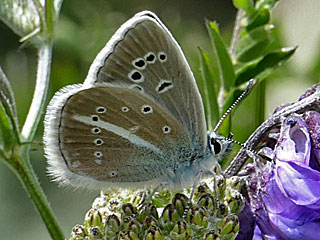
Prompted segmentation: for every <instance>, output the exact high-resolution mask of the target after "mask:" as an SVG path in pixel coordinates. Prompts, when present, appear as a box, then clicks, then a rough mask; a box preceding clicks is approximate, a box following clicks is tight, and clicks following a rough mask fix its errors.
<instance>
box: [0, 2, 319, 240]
mask: <svg viewBox="0 0 320 240" xmlns="http://www.w3.org/2000/svg"><path fill="white" fill-rule="evenodd" d="M146 9H147V10H151V11H154V12H155V13H156V14H157V15H158V16H159V17H160V18H161V19H162V21H163V22H164V23H165V24H166V25H167V27H168V28H169V29H170V30H171V32H172V33H173V35H174V36H175V38H176V39H177V41H178V42H179V43H180V45H181V46H182V49H183V50H184V52H185V54H186V57H187V59H188V60H189V63H190V65H191V68H192V70H193V72H194V74H195V76H196V78H199V77H200V74H199V57H198V50H197V47H198V46H200V47H201V48H202V49H204V50H205V51H206V52H208V53H209V54H212V49H211V46H210V42H209V37H208V35H207V33H206V28H205V25H204V19H205V18H208V19H210V20H215V21H217V22H218V23H219V26H220V28H221V31H222V34H223V36H224V37H225V40H226V42H227V43H228V42H229V40H230V37H231V33H232V27H233V23H234V19H235V14H236V10H235V8H234V7H233V5H232V1H231V0H227V1H226V0H197V1H196V0H185V1H182V0H174V1H172V0H171V1H170V0H163V1H155V0H131V1H123V0H122V1H119V0H111V1H106V0H94V1H85V0H68V1H65V3H64V4H63V6H62V11H61V16H60V20H59V22H58V25H57V27H56V31H57V34H56V37H55V45H54V52H53V62H52V76H51V85H50V95H49V99H50V98H51V96H52V95H53V94H54V92H55V91H57V90H59V89H60V88H61V87H63V86H66V85H69V84H74V83H79V82H82V81H83V80H84V79H85V77H86V74H87V71H88V69H89V67H90V64H91V62H92V61H93V59H94V58H95V56H96V54H97V53H98V52H99V51H100V50H101V48H102V47H103V46H104V45H105V43H106V42H107V41H108V39H109V38H110V37H111V35H112V34H113V33H114V32H115V30H117V28H119V26H120V25H121V24H122V23H123V22H124V21H126V20H127V19H128V18H130V17H132V16H133V15H134V14H135V13H136V12H138V11H141V10H146ZM319 13H320V1H318V0H309V1H299V0H282V1H280V4H279V5H278V6H277V8H276V10H275V11H274V13H273V22H274V24H275V25H276V27H277V31H275V33H274V34H275V38H276V41H277V42H276V44H280V43H281V45H282V46H296V45H298V46H299V48H298V50H297V53H296V54H295V55H294V57H293V58H292V59H291V60H290V61H289V62H288V63H287V64H285V65H284V66H282V67H281V68H279V69H278V70H277V71H275V72H274V73H273V74H272V75H271V76H270V77H269V79H268V81H267V93H266V103H267V105H266V112H265V116H266V117H267V116H269V114H270V113H271V112H272V111H273V109H274V108H275V107H276V106H278V105H280V104H282V103H287V102H291V101H295V100H297V99H298V98H299V96H300V94H301V93H303V92H304V91H305V89H306V88H308V87H309V86H311V85H312V84H313V83H317V82H319V76H320V70H319V68H320V54H319V53H320V51H319V46H320V41H319V40H320V38H319V37H320V28H319V25H320V15H319ZM18 40H19V38H18V37H17V36H15V35H14V34H13V33H12V32H11V31H10V30H9V29H8V28H7V27H6V26H5V25H4V24H2V23H1V24H0V65H1V66H2V68H3V70H4V72H5V73H6V74H7V77H8V79H9V81H10V82H11V83H12V86H13V90H14V93H15V96H16V100H17V108H18V113H19V122H20V126H22V124H23V122H24V120H25V117H26V114H27V111H28V108H29V105H30V103H31V99H32V93H33V88H34V80H35V69H36V66H35V64H36V55H35V51H34V49H32V47H31V46H28V45H27V44H23V45H20V44H19V42H18ZM254 94H255V93H254V91H253V92H252V94H250V96H249V97H248V98H247V99H246V100H245V101H244V102H243V104H241V106H240V107H239V108H238V110H237V111H236V113H235V114H234V116H233V121H234V124H233V132H234V134H235V138H236V139H237V140H240V141H245V139H246V138H247V137H248V136H249V135H250V134H251V132H252V131H254V128H255V126H253V122H254V121H253V119H254V116H252V114H251V115H250V111H251V108H252V106H253V100H254ZM49 99H48V101H49ZM42 132H43V125H42V124H41V126H40V127H39V131H38V133H37V136H36V140H37V141H42ZM234 153H235V152H233V154H234ZM31 161H32V164H33V166H34V168H35V171H36V173H37V175H38V177H39V180H40V182H41V185H42V187H43V188H44V190H45V192H46V194H47V196H48V199H49V201H50V202H51V205H52V208H53V209H54V211H55V213H56V216H57V218H58V221H59V222H60V225H61V227H62V229H63V231H64V233H65V235H66V236H69V234H70V231H71V228H72V227H73V226H74V225H75V224H77V223H83V218H84V215H85V213H86V211H87V210H88V209H89V208H90V205H91V203H92V200H93V199H94V198H95V197H96V196H97V195H98V194H99V192H96V191H91V192H89V191H84V190H81V191H80V190H77V191H74V190H70V189H69V190H68V189H61V188H59V187H58V185H57V184H55V183H50V181H49V179H48V177H47V176H46V160H45V158H44V156H43V150H42V147H40V146H39V147H38V146H33V148H32V153H31ZM0 238H1V239H14V240H15V239H26V240H28V239H32V240H37V239H49V238H50V237H49V235H48V233H47V230H46V228H45V226H44V225H43V223H42V222H41V220H40V217H39V216H38V214H37V213H36V211H35V209H34V207H33V205H32V203H31V201H30V200H29V199H28V197H27V195H26V193H25V191H24V190H23V189H22V186H21V184H20V182H19V181H18V179H17V178H16V176H15V175H14V173H13V172H11V170H9V168H7V166H5V165H4V164H2V163H0Z"/></svg>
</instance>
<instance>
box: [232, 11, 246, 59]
mask: <svg viewBox="0 0 320 240" xmlns="http://www.w3.org/2000/svg"><path fill="white" fill-rule="evenodd" d="M242 14H243V10H241V9H239V10H238V12H237V16H236V21H235V24H234V27H233V33H232V38H231V44H230V47H229V54H230V56H231V59H232V61H233V62H234V61H235V59H236V57H235V55H234V54H235V53H234V51H235V48H236V46H237V42H238V40H239V36H240V32H241V18H242Z"/></svg>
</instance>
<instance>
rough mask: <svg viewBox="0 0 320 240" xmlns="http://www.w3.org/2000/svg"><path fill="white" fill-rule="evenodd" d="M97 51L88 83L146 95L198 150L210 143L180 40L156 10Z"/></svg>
mask: <svg viewBox="0 0 320 240" xmlns="http://www.w3.org/2000/svg"><path fill="white" fill-rule="evenodd" d="M115 36H116V37H114V38H113V40H112V41H110V42H109V43H108V44H107V46H106V47H105V49H103V50H102V51H101V53H100V54H99V55H98V57H97V60H96V61H95V62H96V63H94V64H93V66H92V69H93V70H91V74H89V76H93V78H94V79H90V77H89V78H87V80H86V82H87V83H88V82H90V83H92V84H95V85H99V84H112V85H113V86H119V87H124V88H129V89H133V90H135V91H137V92H140V93H141V94H145V95H147V96H148V97H150V98H151V99H152V100H153V101H155V102H156V103H157V104H158V105H160V106H162V107H163V108H164V109H166V110H167V111H168V112H169V113H170V114H171V115H172V116H173V117H174V118H176V119H177V121H178V122H180V123H181V124H182V125H183V126H184V127H185V128H186V129H187V131H188V133H189V135H190V136H191V138H192V145H193V146H194V148H196V149H197V151H203V149H204V148H205V146H206V125H205V119H204V110H203V105H202V102H201V97H200V94H199V91H198V89H197V86H196V82H195V80H194V77H193V75H192V72H191V71H190V68H189V65H188V63H187V61H186V59H185V57H184V55H183V53H182V51H181V49H180V47H179V45H178V44H177V42H176V41H175V40H174V39H173V37H172V35H171V34H170V32H169V31H168V30H167V29H166V27H165V26H164V25H163V24H162V23H161V21H160V20H159V19H158V18H157V17H156V16H155V15H153V14H152V13H150V12H146V13H145V14H143V13H140V14H139V15H138V16H135V17H134V18H133V19H131V20H129V21H128V22H127V23H125V24H124V25H123V26H122V27H121V28H120V30H118V31H117V33H116V34H115Z"/></svg>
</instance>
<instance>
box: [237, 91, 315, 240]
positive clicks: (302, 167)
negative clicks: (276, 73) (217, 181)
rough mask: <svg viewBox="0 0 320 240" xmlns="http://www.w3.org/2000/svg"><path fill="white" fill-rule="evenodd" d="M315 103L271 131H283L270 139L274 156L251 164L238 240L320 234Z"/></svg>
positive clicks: (270, 153)
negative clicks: (256, 164)
mask: <svg viewBox="0 0 320 240" xmlns="http://www.w3.org/2000/svg"><path fill="white" fill-rule="evenodd" d="M313 92H314V90H313V89H312V88H311V89H309V90H308V91H307V92H306V93H305V94H304V95H303V96H301V97H300V99H299V100H301V99H304V98H305V97H307V96H309V95H310V94H312V93H313ZM286 106H288V105H286ZM286 106H283V107H286ZM283 107H280V108H279V109H277V110H281V109H282V108H283ZM317 107H318V108H317ZM314 109H315V110H316V111H311V110H310V111H307V112H305V113H303V114H301V115H298V114H293V115H291V116H289V117H287V118H286V119H284V121H283V123H282V125H281V128H280V129H279V128H274V129H272V130H271V131H270V133H273V136H278V137H277V139H274V138H269V139H267V141H266V144H267V146H268V147H265V148H264V149H263V152H264V154H266V155H267V156H269V157H270V158H271V159H273V162H272V163H267V164H265V165H264V166H263V167H260V166H259V167H254V170H255V171H252V169H251V172H253V173H251V174H250V175H249V177H248V184H247V185H248V186H247V189H246V190H247V192H246V193H245V195H247V196H246V199H247V203H246V207H245V208H244V210H243V211H242V212H241V213H240V215H239V219H240V231H239V235H238V236H237V240H241V239H254V240H260V239H290V240H295V239H299V240H301V239H302V240H303V239H306V240H313V239H320V234H319V232H320V113H319V112H318V111H319V106H316V107H315V108H314ZM277 110H276V111H277ZM270 136H271V135H270ZM249 168H250V167H249ZM251 168H253V167H252V166H251ZM249 223H250V224H249ZM253 226H255V227H253Z"/></svg>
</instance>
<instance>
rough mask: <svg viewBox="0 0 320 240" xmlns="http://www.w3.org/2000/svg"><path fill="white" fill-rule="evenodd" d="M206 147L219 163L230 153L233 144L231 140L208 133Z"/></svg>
mask: <svg viewBox="0 0 320 240" xmlns="http://www.w3.org/2000/svg"><path fill="white" fill-rule="evenodd" d="M208 147H209V150H210V152H211V153H212V154H213V155H214V156H215V157H216V159H217V160H218V161H219V160H220V159H222V158H223V157H225V156H226V155H227V154H228V153H229V152H230V151H231V149H232V147H233V142H232V140H231V139H229V138H226V137H224V136H222V135H219V134H217V133H216V132H208Z"/></svg>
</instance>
